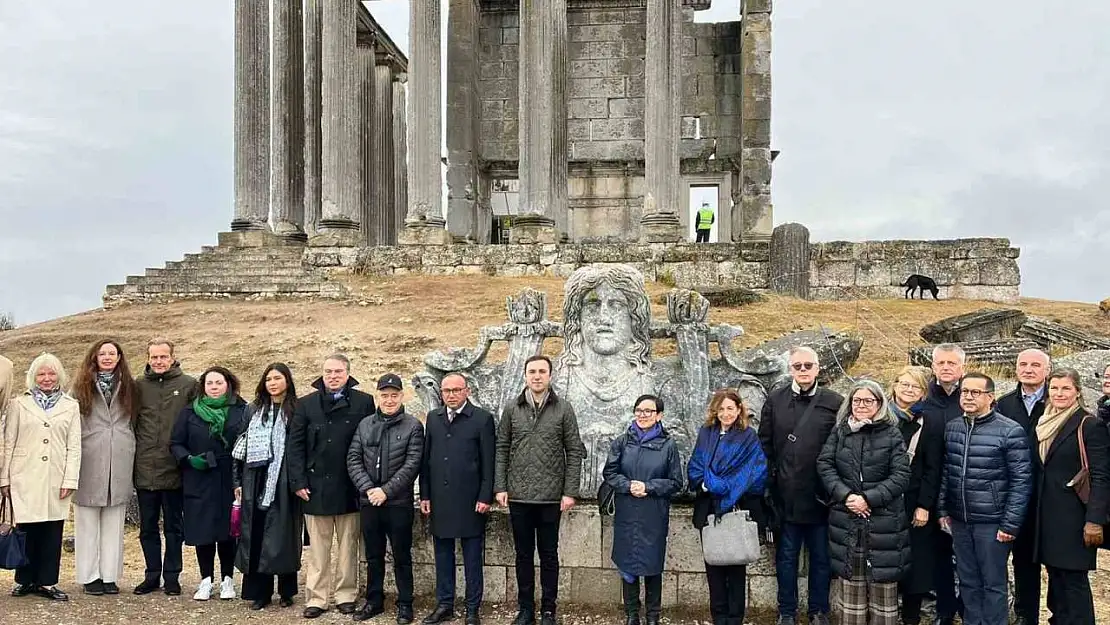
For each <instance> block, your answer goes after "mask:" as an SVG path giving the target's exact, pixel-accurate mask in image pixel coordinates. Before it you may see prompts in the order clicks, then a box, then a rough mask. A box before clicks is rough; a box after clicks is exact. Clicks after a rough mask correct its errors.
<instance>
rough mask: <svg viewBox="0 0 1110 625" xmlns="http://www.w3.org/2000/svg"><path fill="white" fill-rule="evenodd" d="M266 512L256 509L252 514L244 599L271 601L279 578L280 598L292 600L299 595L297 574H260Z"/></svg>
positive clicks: (244, 574)
mask: <svg viewBox="0 0 1110 625" xmlns="http://www.w3.org/2000/svg"><path fill="white" fill-rule="evenodd" d="M266 513H267V511H266V510H262V509H261V508H257V507H256V508H255V509H254V510H253V511H252V514H251V532H250V536H251V542H250V545H248V547H249V548H250V554H249V555H248V558H249V559H248V561H247V570H246V571H245V572H244V573H243V595H242V596H243V599H246V600H248V601H269V600H270V599H272V598H273V596H274V578H275V577H277V591H278V596H280V597H281V598H282V599H292V598H293V597H295V596H296V595H297V574H296V573H282V574H281V575H271V574H270V573H259V572H258V559H259V558H260V557H261V555H262V542H263V537H264V536H265V535H266Z"/></svg>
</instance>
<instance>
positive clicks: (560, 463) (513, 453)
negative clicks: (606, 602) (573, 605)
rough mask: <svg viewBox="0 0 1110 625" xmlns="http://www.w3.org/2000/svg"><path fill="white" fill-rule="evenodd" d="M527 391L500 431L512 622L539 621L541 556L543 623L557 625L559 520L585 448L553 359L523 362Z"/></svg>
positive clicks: (497, 479) (500, 497)
mask: <svg viewBox="0 0 1110 625" xmlns="http://www.w3.org/2000/svg"><path fill="white" fill-rule="evenodd" d="M524 377H525V383H526V385H527V388H525V389H524V392H523V393H521V394H520V397H518V398H517V400H516V401H515V402H512V403H511V404H509V405H508V406H505V408H504V410H503V411H502V413H501V421H500V423H499V424H498V426H497V461H496V463H495V467H496V468H495V471H494V480H493V483H494V492H496V493H497V495H496V496H497V503H498V504H500V505H502V506H508V508H509V523H510V525H511V526H512V530H513V546H514V547H515V549H516V586H517V608H518V612H517V615H516V618H515V619H514V620H513V625H533V624H534V623H535V621H536V597H535V594H536V574H535V566H536V564H535V559H534V556H533V554H534V553H535V552H536V550H537V549H538V550H539V554H540V588H541V600H540V607H541V608H542V616H541V619H540V622H541V625H555V607H556V602H557V599H558V589H559V521H560V519H561V517H562V513H563V512H566V511H567V510H570V509H571V508H572V507H574V503H575V498H576V497H578V487H579V484H580V482H581V478H582V460H583V459H584V458H585V456H586V447H585V445H583V444H582V437H581V436H579V434H578V418H577V417H576V416H575V414H574V408H572V407H571V405H570V404H569V403H567V401H566V400H564V399H560V398H559V397H557V396H556V395H555V392H554V391H552V390H551V359H550V358H548V357H547V356H532V357H531V358H529V359H528V361H527V362H525V363H524Z"/></svg>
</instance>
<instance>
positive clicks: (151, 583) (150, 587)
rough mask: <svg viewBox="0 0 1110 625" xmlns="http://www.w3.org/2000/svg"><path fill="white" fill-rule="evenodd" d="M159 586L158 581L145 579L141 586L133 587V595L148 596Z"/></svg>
mask: <svg viewBox="0 0 1110 625" xmlns="http://www.w3.org/2000/svg"><path fill="white" fill-rule="evenodd" d="M160 586H161V584H159V583H158V580H156V579H146V580H143V583H141V584H139V585H138V586H136V587H135V594H136V595H149V594H150V593H152V592H154V591H155V590H158V588H159V587H160Z"/></svg>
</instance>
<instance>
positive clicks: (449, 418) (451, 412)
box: [447, 410, 455, 423]
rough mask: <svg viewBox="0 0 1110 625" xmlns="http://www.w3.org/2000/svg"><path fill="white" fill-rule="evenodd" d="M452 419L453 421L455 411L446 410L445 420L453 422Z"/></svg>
mask: <svg viewBox="0 0 1110 625" xmlns="http://www.w3.org/2000/svg"><path fill="white" fill-rule="evenodd" d="M454 421H455V411H454V410H448V411H447V422H448V423H453V422H454Z"/></svg>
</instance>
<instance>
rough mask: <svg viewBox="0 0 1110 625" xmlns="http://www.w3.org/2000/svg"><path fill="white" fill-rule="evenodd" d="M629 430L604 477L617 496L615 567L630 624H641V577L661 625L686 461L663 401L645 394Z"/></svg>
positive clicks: (651, 616)
mask: <svg viewBox="0 0 1110 625" xmlns="http://www.w3.org/2000/svg"><path fill="white" fill-rule="evenodd" d="M633 416H634V418H633V421H632V424H631V425H629V426H628V431H627V432H625V433H624V434H622V435H621V436H619V437H617V438H616V439H615V440H613V442H612V444H611V445H610V446H609V456H608V458H607V459H606V460H605V468H604V469H603V471H602V478H603V479H604V480H605V483H606V484H608V485H609V486H610V487H611V488H612V489H613V491H614V492H615V493H616V496H615V498H614V504H615V508H614V512H613V564H615V565H616V567H617V571H618V572H619V573H620V576H621V579H622V580H623V582H624V583H623V586H622V588H623V594H624V610H625V614H626V615H627V623H628V625H636V624H638V623H639V622H640V578H641V577H643V578H644V603H645V604H646V608H647V609H646V612H647V623H648V625H658V623H659V614H660V612H661V610H662V607H663V561H664V560H665V559H666V554H667V532H668V529H669V526H670V518H671V497H673V496H674V495H676V494H678V492H679V491H681V490H682V483H683V480H682V459H681V458H680V457H679V455H678V448H677V447H676V446H675V442H674V439H672V438H671V436H670V434H668V433H667V430H665V429H664V428H663V424H662V423H660V421H661V420H662V419H663V400H662V399H659V398H658V397H656V396H654V395H642V396H640V397H639V398H638V399H637V400H636V403H635V404H634V405H633Z"/></svg>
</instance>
